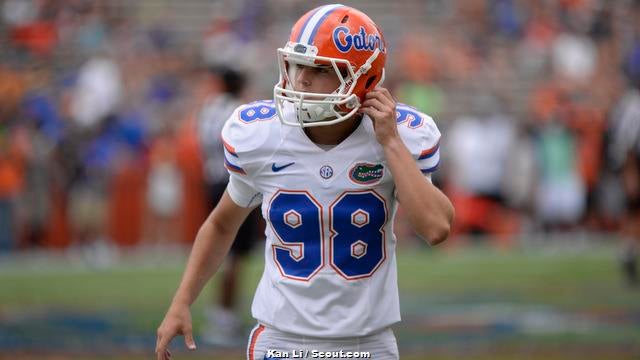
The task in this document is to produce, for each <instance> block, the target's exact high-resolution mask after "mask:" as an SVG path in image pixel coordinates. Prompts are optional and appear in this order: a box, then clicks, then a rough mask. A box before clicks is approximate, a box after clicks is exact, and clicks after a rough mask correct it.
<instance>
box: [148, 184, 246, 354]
mask: <svg viewBox="0 0 640 360" xmlns="http://www.w3.org/2000/svg"><path fill="white" fill-rule="evenodd" d="M252 209H253V207H247V208H245V207H241V206H238V205H237V204H236V203H234V202H233V200H231V198H230V197H229V194H228V193H227V192H226V191H225V193H224V195H223V196H222V199H221V200H220V202H219V203H218V205H217V206H216V207H215V209H214V210H213V211H212V212H211V214H210V215H209V217H208V218H207V220H205V222H204V223H203V224H202V226H201V227H200V230H199V231H198V234H197V235H196V239H195V241H194V243H193V248H192V250H191V254H190V255H189V260H188V262H187V266H186V269H185V272H184V274H183V275H182V280H181V282H180V286H179V287H178V290H177V291H176V294H175V296H174V297H173V301H172V302H171V305H170V307H169V310H168V311H167V314H166V315H165V317H164V320H163V321H162V324H160V327H159V328H158V332H157V342H156V355H157V358H158V360H165V359H169V358H170V356H171V355H170V353H169V351H168V349H167V347H168V345H169V342H170V341H171V339H172V338H173V337H174V336H176V335H184V337H185V343H186V345H187V347H188V348H189V349H191V350H193V349H195V343H194V341H193V336H192V332H191V331H192V330H191V313H190V310H189V307H190V306H191V304H192V303H193V302H194V301H195V299H196V298H197V297H198V294H200V292H201V291H202V288H203V287H204V286H205V285H206V283H207V281H208V280H209V279H210V278H211V276H212V275H213V274H214V273H215V271H216V270H217V269H218V268H219V267H220V265H221V264H222V262H223V260H224V258H225V256H226V255H227V253H228V251H229V249H230V248H231V244H232V242H233V239H234V238H235V236H236V233H237V232H238V229H239V228H240V225H241V224H242V223H243V221H244V220H245V219H246V217H247V216H248V215H249V213H250V212H251V210H252Z"/></svg>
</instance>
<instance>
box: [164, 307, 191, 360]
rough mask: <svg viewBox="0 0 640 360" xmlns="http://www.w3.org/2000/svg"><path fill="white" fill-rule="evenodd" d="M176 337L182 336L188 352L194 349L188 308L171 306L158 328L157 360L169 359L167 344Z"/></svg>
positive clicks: (169, 353)
mask: <svg viewBox="0 0 640 360" xmlns="http://www.w3.org/2000/svg"><path fill="white" fill-rule="evenodd" d="M176 335H184V343H185V345H186V346H187V348H188V349H189V350H195V349H196V343H195V342H194V341H193V334H192V329H191V311H190V310H189V307H188V306H180V305H175V304H172V305H171V307H170V308H169V311H167V314H166V315H165V316H164V320H162V324H160V327H158V334H157V336H158V337H157V339H156V356H157V359H158V360H169V359H171V352H170V351H169V349H168V347H169V343H170V342H171V339H173V338H174V337H175V336H176Z"/></svg>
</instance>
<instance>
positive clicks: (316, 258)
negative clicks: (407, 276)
mask: <svg viewBox="0 0 640 360" xmlns="http://www.w3.org/2000/svg"><path fill="white" fill-rule="evenodd" d="M386 56H387V47H386V43H385V40H384V37H383V35H382V32H381V31H380V29H379V28H378V27H377V26H376V25H375V23H374V22H373V21H372V20H371V19H370V18H369V17H368V16H367V15H365V14H364V13H362V12H360V11H358V10H356V9H354V8H351V7H347V6H343V5H340V4H334V5H325V6H321V7H319V8H316V9H314V10H311V11H310V12H308V13H307V14H305V15H304V16H302V17H301V18H300V19H299V20H298V21H297V22H296V24H295V25H294V27H293V29H292V31H291V35H290V38H289V41H288V42H287V44H286V45H285V46H284V47H283V48H281V49H278V51H277V57H278V64H279V67H280V79H279V81H278V83H277V84H276V85H275V87H274V99H273V101H258V102H254V103H250V104H247V105H244V106H241V107H239V108H238V109H236V111H235V112H234V114H233V115H232V116H231V117H230V119H229V120H228V121H227V123H226V124H225V127H224V129H223V131H222V137H223V141H224V147H225V164H226V167H227V169H228V170H229V173H230V180H229V185H228V187H227V191H226V192H225V194H224V195H223V198H222V200H221V201H220V203H219V204H218V206H217V207H216V208H215V209H214V210H213V211H212V213H211V215H210V216H209V218H208V219H207V220H206V221H205V223H204V224H203V225H202V227H201V229H200V231H199V233H198V235H197V237H196V240H195V242H194V245H193V249H192V252H191V255H190V257H189V261H188V264H187V267H186V270H185V273H184V275H183V278H182V281H181V283H180V286H179V288H178V290H177V292H176V294H175V296H174V298H173V301H172V303H171V306H170V307H169V310H168V311H167V314H166V315H165V318H164V320H163V322H162V324H161V325H160V327H159V328H158V334H157V335H158V337H157V346H156V353H157V357H158V359H168V358H169V356H170V353H169V352H168V350H167V346H168V344H169V342H170V340H171V339H172V338H173V337H174V336H176V335H178V334H181V335H184V337H185V343H186V345H187V347H188V348H190V349H194V348H195V343H194V340H193V337H192V330H191V315H190V310H189V307H190V305H191V304H192V303H193V301H194V300H195V299H196V297H197V295H198V294H199V293H200V291H201V289H202V287H203V286H204V285H205V283H206V282H207V280H208V279H209V278H210V277H211V276H212V274H213V273H214V272H215V271H216V270H217V268H218V267H219V265H220V264H221V263H222V261H223V259H224V257H225V255H226V253H227V251H228V249H229V247H230V246H231V242H232V239H233V238H234V235H235V233H236V231H237V229H238V227H239V225H240V224H241V223H242V221H243V220H244V218H245V217H246V216H247V214H249V212H250V211H251V209H253V208H254V207H256V206H258V205H260V209H261V211H262V216H263V217H264V219H265V220H266V223H267V228H266V231H265V236H266V245H265V269H264V272H263V275H262V278H261V280H260V283H259V284H258V288H257V290H256V294H255V296H254V300H253V304H252V315H253V317H254V318H255V319H256V321H257V325H256V327H255V328H254V329H253V331H252V332H251V334H250V336H249V342H248V347H247V358H248V359H251V360H253V359H263V358H269V357H277V356H283V357H286V356H289V357H292V356H293V355H294V351H295V355H300V354H302V355H303V356H304V357H311V356H312V354H313V353H312V352H313V351H340V350H342V351H343V352H349V351H352V352H355V351H366V352H368V353H369V354H370V356H371V357H372V358H375V359H397V358H398V357H399V356H398V349H397V344H396V340H395V337H394V335H393V332H392V330H391V328H390V326H391V325H392V324H394V323H397V322H398V321H400V310H399V299H398V287H397V274H396V257H395V246H396V238H395V236H394V234H393V219H394V216H395V213H396V210H397V207H398V203H401V204H402V206H403V207H404V209H405V210H406V213H407V216H408V218H409V221H410V222H411V224H412V225H413V227H414V228H415V230H416V232H417V234H419V235H420V236H421V237H423V238H424V239H425V240H426V241H427V242H428V243H429V244H432V245H434V244H438V243H440V242H442V241H444V240H445V239H446V238H447V236H448V234H449V231H450V227H451V222H452V219H453V213H454V210H453V207H452V205H451V203H450V202H449V200H448V199H447V197H446V196H445V195H444V194H443V193H442V192H440V191H439V190H438V189H437V188H436V187H435V186H434V185H432V184H431V181H430V174H431V172H433V171H434V170H435V169H436V168H437V166H438V161H439V158H440V154H439V146H438V144H439V138H440V133H439V131H438V129H437V127H436V125H435V123H434V121H433V120H432V119H431V118H430V117H429V116H427V115H425V114H422V113H419V112H418V111H417V110H415V109H413V108H411V107H408V106H406V105H401V104H396V102H395V100H394V98H393V97H392V96H391V94H390V93H389V91H388V90H387V89H385V88H383V87H381V86H380V83H381V82H382V80H383V78H384V64H385V60H386ZM301 351H302V352H301ZM305 351H306V352H305Z"/></svg>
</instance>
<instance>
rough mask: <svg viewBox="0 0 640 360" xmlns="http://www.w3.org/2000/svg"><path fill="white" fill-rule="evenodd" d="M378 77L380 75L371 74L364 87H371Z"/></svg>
mask: <svg viewBox="0 0 640 360" xmlns="http://www.w3.org/2000/svg"><path fill="white" fill-rule="evenodd" d="M377 78H378V76H376V75H373V76H369V78H368V79H367V82H366V83H365V85H364V88H365V89H369V87H371V84H373V82H374V81H376V79H377Z"/></svg>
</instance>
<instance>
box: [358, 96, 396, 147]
mask: <svg viewBox="0 0 640 360" xmlns="http://www.w3.org/2000/svg"><path fill="white" fill-rule="evenodd" d="M359 112H362V113H364V114H367V115H369V117H370V118H371V120H373V127H374V129H375V131H376V139H377V140H378V142H379V143H380V145H382V146H385V145H386V144H388V143H389V141H390V140H395V139H399V138H400V135H399V134H398V126H397V124H396V101H395V99H394V98H393V96H391V93H390V92H389V90H387V89H386V88H383V87H376V88H375V89H373V90H371V91H369V92H368V93H367V94H366V95H365V100H364V102H363V103H362V106H361V107H360V110H359Z"/></svg>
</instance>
